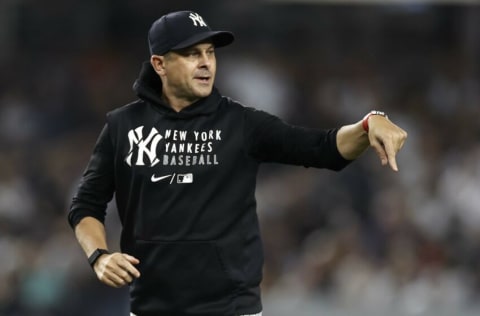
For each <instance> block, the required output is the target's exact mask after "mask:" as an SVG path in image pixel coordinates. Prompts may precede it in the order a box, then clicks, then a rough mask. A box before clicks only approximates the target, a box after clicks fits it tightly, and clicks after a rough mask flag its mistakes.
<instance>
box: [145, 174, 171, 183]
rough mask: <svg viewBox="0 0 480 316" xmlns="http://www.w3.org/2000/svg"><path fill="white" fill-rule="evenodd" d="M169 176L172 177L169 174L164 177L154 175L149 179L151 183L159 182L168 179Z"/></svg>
mask: <svg viewBox="0 0 480 316" xmlns="http://www.w3.org/2000/svg"><path fill="white" fill-rule="evenodd" d="M171 176H172V175H171V174H167V175H166V176H161V177H155V175H154V174H152V178H151V179H150V180H152V182H158V181H160V180H163V179H166V178H169V177H171Z"/></svg>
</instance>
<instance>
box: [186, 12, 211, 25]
mask: <svg viewBox="0 0 480 316" xmlns="http://www.w3.org/2000/svg"><path fill="white" fill-rule="evenodd" d="M188 17H189V18H190V19H192V21H193V25H195V26H207V23H205V21H203V18H202V17H201V16H200V15H199V14H198V13H193V12H192V13H190V15H189V16H188ZM197 22H198V25H197Z"/></svg>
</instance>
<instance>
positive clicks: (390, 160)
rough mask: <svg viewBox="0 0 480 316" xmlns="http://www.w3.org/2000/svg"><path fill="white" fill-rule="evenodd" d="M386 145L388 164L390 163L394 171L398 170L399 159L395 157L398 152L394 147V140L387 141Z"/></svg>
mask: <svg viewBox="0 0 480 316" xmlns="http://www.w3.org/2000/svg"><path fill="white" fill-rule="evenodd" d="M384 147H385V152H386V154H387V159H388V164H389V165H390V168H392V170H393V171H398V166H397V159H396V158H395V156H396V154H397V153H396V150H395V149H393V144H392V142H385V143H384Z"/></svg>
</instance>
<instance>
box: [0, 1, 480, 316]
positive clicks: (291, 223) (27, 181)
mask: <svg viewBox="0 0 480 316" xmlns="http://www.w3.org/2000/svg"><path fill="white" fill-rule="evenodd" d="M179 9H192V10H195V11H197V12H199V13H200V14H201V15H202V16H203V17H204V18H205V19H206V21H207V22H208V23H209V24H210V26H212V27H213V28H215V29H228V30H231V31H233V32H234V33H235V34H236V38H237V39H236V41H235V43H234V44H233V45H231V46H229V47H226V48H222V49H219V50H218V51H217V59H218V74H217V87H218V88H219V89H220V91H221V92H223V93H224V94H226V95H229V96H231V97H233V98H234V99H237V100H239V101H241V102H243V103H244V104H246V105H249V106H253V107H257V108H259V109H263V110H266V111H269V112H271V113H273V114H276V115H278V116H279V117H281V118H282V119H284V120H285V121H287V122H289V123H292V124H300V125H304V126H309V127H318V128H329V127H335V126H340V125H343V124H349V123H353V122H356V121H358V120H359V119H361V118H362V117H363V115H364V114H365V113H367V112H368V111H369V110H371V109H377V110H384V111H386V112H387V113H388V115H389V116H390V118H391V119H392V120H393V121H394V122H396V123H397V124H399V125H400V126H402V127H403V128H404V129H406V130H407V131H408V133H409V138H408V140H407V143H406V145H405V147H404V148H403V151H401V152H400V153H399V155H398V165H399V168H400V172H399V173H394V172H392V171H391V170H389V169H388V168H386V167H382V166H381V165H380V162H379V160H378V158H377V157H376V156H375V154H374V153H373V151H372V150H369V151H367V152H366V153H365V154H363V155H362V157H360V159H358V160H357V161H356V162H354V163H353V164H351V165H350V166H349V167H348V168H347V169H345V170H344V171H342V172H340V173H335V172H332V171H327V170H316V169H306V168H301V167H292V166H283V165H276V164H271V165H264V166H263V167H262V169H261V172H260V174H259V177H258V188H257V199H258V213H259V217H260V220H261V226H262V234H263V237H264V244H265V257H266V262H265V272H264V282H263V284H262V286H263V290H264V292H263V293H264V315H265V316H268V315H275V316H283V315H285V316H287V315H289V316H291V315H295V316H310V315H329V316H330V315H333V316H337V315H348V316H357V315H358V316H360V315H369V316H376V315H390V316H396V315H424V316H430V315H436V316H437V315H440V316H441V315H445V316H446V315H448V316H451V315H459V316H461V315H479V314H480V306H479V302H480V297H479V296H480V124H479V114H480V6H479V5H478V1H465V2H459V1H439V2H436V1H421V2H415V1H369V2H363V1H360V0H357V1H353V0H352V1H348V0H347V1H315V0H310V1H293V0H291V1H287V0H282V1H280V0H277V1H275V0H270V1H260V0H257V1H253V0H242V1H206V0H205V1H181V0H176V1H153V0H137V1H125V0H83V1H72V0H46V1H34V0H0V47H1V49H0V148H1V149H0V315H8V316H10V315H11V316H30V315H34V316H44V315H45V316H57V315H58V316H64V315H69V316H85V315H89V316H97V315H98V316H100V315H102V316H103V315H107V316H109V315H128V303H127V301H126V297H127V292H126V289H111V288H108V287H107V286H104V285H102V284H100V283H99V282H98V281H96V278H95V276H94V274H93V272H92V271H91V270H90V267H89V266H88V264H87V261H86V258H85V255H84V254H83V252H82V251H81V249H80V247H79V246H78V244H77V242H76V240H75V238H74V235H73V232H72V231H71V229H70V227H69V226H68V224H67V220H66V214H67V209H68V205H69V203H70V198H71V195H72V192H73V190H74V189H75V188H76V185H77V182H78V180H79V177H80V176H81V174H82V172H83V170H84V168H85V166H86V163H87V161H88V158H89V156H90V153H91V150H92V147H93V145H94V143H95V140H96V138H97V135H98V133H99V132H100V130H101V128H102V126H103V124H104V118H105V114H106V112H107V111H109V110H112V109H114V108H115V107H118V106H121V105H123V104H126V103H128V102H130V101H132V100H134V99H135V98H136V96H135V95H134V93H133V91H132V89H131V87H132V84H133V82H134V80H135V79H136V77H137V75H138V72H139V70H140V65H141V63H142V62H143V61H144V60H146V59H148V58H149V56H148V48H147V42H146V34H147V31H148V28H149V27H150V25H151V23H152V22H153V21H154V20H155V19H156V18H158V17H160V16H161V15H163V14H165V13H167V12H169V11H172V10H179ZM107 225H108V235H109V244H110V248H112V249H118V235H119V229H120V228H119V223H118V219H117V217H116V214H115V205H113V203H112V205H110V206H109V216H108V218H107Z"/></svg>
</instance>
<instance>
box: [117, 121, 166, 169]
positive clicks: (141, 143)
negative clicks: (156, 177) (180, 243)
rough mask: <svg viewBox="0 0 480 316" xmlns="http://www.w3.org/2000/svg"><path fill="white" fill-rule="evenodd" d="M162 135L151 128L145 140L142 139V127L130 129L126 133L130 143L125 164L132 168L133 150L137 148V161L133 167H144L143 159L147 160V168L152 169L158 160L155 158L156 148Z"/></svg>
mask: <svg viewBox="0 0 480 316" xmlns="http://www.w3.org/2000/svg"><path fill="white" fill-rule="evenodd" d="M162 138H163V137H162V135H160V133H159V132H158V131H157V129H156V128H155V127H153V128H152V130H151V131H150V134H148V136H147V138H145V139H144V138H143V126H139V127H137V128H135V129H132V130H130V131H129V132H128V140H129V142H130V150H129V151H128V155H127V157H126V158H125V162H126V163H127V164H128V165H129V166H132V156H133V152H134V149H135V146H136V147H137V160H136V162H135V165H137V166H145V159H144V158H145V157H144V155H145V154H146V155H147V158H148V160H149V166H150V167H153V166H155V165H156V164H157V163H159V162H160V160H159V159H158V158H157V146H158V143H159V142H160V140H162Z"/></svg>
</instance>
